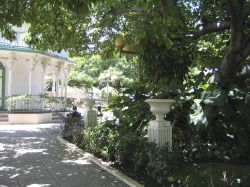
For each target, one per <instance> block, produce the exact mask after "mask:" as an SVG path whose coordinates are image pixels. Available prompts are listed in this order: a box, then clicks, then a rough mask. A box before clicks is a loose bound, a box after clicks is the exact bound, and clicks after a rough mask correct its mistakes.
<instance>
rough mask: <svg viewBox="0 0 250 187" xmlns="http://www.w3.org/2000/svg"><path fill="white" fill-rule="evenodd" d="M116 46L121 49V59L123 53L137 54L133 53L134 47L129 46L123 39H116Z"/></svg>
mask: <svg viewBox="0 0 250 187" xmlns="http://www.w3.org/2000/svg"><path fill="white" fill-rule="evenodd" d="M115 45H116V47H118V48H119V49H120V57H121V53H128V54H135V52H133V46H132V45H131V44H128V43H127V42H126V40H124V39H123V38H122V37H118V38H116V39H115Z"/></svg>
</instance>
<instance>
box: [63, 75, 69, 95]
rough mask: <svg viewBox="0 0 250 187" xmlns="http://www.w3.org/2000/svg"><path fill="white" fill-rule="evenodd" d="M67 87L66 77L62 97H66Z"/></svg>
mask: <svg viewBox="0 0 250 187" xmlns="http://www.w3.org/2000/svg"><path fill="white" fill-rule="evenodd" d="M67 87H68V80H67V77H65V81H64V97H67V92H68V90H67Z"/></svg>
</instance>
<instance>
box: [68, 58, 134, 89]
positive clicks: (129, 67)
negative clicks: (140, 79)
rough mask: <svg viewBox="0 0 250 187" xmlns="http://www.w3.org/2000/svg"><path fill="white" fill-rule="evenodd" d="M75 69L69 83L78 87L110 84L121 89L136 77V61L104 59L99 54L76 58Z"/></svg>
mask: <svg viewBox="0 0 250 187" xmlns="http://www.w3.org/2000/svg"><path fill="white" fill-rule="evenodd" d="M75 60H76V61H77V64H76V67H75V69H74V71H72V72H71V73H70V78H69V79H70V80H69V84H70V85H71V86H76V87H87V88H90V87H92V86H96V87H100V88H102V87H104V86H106V82H107V81H108V82H109V84H110V86H112V87H114V88H116V89H120V88H122V87H126V86H128V85H130V84H132V83H133V82H134V80H135V79H136V71H135V69H136V68H135V63H134V62H133V61H132V60H131V61H127V60H126V59H125V58H110V59H103V58H101V57H100V56H99V55H94V56H92V57H90V58H86V59H84V58H76V59H75Z"/></svg>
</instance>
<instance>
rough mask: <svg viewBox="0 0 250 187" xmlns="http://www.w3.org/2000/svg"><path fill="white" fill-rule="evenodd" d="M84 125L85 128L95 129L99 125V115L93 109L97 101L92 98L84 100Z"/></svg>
mask: <svg viewBox="0 0 250 187" xmlns="http://www.w3.org/2000/svg"><path fill="white" fill-rule="evenodd" d="M84 105H85V107H86V109H85V110H84V125H85V127H95V126H96V125H97V113H96V111H95V110H93V109H92V107H93V106H94V105H95V100H94V99H90V98H85V99H84Z"/></svg>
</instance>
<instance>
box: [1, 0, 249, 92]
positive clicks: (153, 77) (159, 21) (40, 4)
mask: <svg viewBox="0 0 250 187" xmlns="http://www.w3.org/2000/svg"><path fill="white" fill-rule="evenodd" d="M249 7H250V2H249V1H248V0H214V1H210V0H203V1H200V0H189V1H187V0H160V1H155V0H147V1H141V0H136V1H130V0H126V1H120V0H105V1H100V0H99V1H98V0H95V1H90V0H74V1H69V0H55V1H49V0H39V1H38V0H29V1H28V0H12V1H8V0H3V1H1V5H0V12H1V15H0V17H1V18H0V22H1V24H0V25H1V26H0V30H1V32H2V33H3V35H4V36H6V37H8V38H13V36H14V35H13V32H12V31H11V29H10V28H11V27H10V24H11V25H17V26H20V25H21V24H22V23H23V22H27V23H30V24H31V26H30V29H29V33H30V34H29V36H30V38H29V40H28V41H29V44H30V45H32V46H33V47H36V48H38V49H40V50H47V49H51V50H54V51H60V50H61V49H66V50H68V51H70V52H71V54H78V55H82V54H85V53H93V52H96V53H100V54H102V55H104V54H105V55H104V56H106V57H109V56H112V55H114V51H115V50H116V48H115V46H114V44H113V41H114V38H115V37H117V36H118V35H122V36H124V37H125V38H126V40H127V41H128V42H129V43H134V45H135V52H136V53H137V55H138V57H139V59H140V63H141V66H142V69H141V71H142V72H143V74H145V80H146V81H147V82H155V81H160V82H163V83H165V82H166V83H168V82H171V81H173V80H175V81H179V82H181V81H182V80H183V79H185V74H186V73H187V72H188V70H189V67H190V66H197V65H200V66H201V67H213V68H214V70H215V71H216V80H217V81H218V82H219V83H220V85H222V86H223V87H228V86H229V85H230V84H231V83H236V84H241V85H242V86H246V84H242V83H241V82H242V80H243V81H244V80H246V79H248V77H249V75H250V73H249V72H250V71H249V67H248V59H249V53H250V47H249V46H250V42H249V41H250V39H249V37H250V36H249V12H250V11H249V9H250V8H249ZM116 51H117V52H118V49H117V50H116ZM212 65H213V66H212ZM152 71H153V72H154V73H152Z"/></svg>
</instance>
